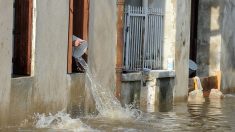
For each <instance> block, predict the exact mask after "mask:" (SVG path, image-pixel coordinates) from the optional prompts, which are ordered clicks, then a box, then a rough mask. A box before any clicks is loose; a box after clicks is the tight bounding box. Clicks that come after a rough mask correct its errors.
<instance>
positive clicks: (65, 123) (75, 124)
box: [34, 112, 96, 131]
mask: <svg viewBox="0 0 235 132" xmlns="http://www.w3.org/2000/svg"><path fill="white" fill-rule="evenodd" d="M34 118H35V119H36V122H35V127H36V128H49V129H66V130H71V131H91V130H92V131H96V130H93V129H91V128H90V127H89V126H87V125H85V124H84V123H82V122H81V120H80V119H72V118H71V117H70V115H69V114H66V113H64V112H58V113H57V114H55V115H52V114H49V115H48V116H46V115H45V114H35V117H34Z"/></svg>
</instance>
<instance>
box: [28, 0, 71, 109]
mask: <svg viewBox="0 0 235 132" xmlns="http://www.w3.org/2000/svg"><path fill="white" fill-rule="evenodd" d="M36 2H37V23H36V45H35V64H34V65H35V68H34V86H33V99H32V100H33V104H35V106H34V110H33V111H34V112H40V111H43V112H45V111H46V112H53V111H57V110H59V109H63V108H65V107H66V104H67V98H68V95H67V94H68V93H67V90H66V86H67V78H66V74H67V49H68V48H67V47H68V18H69V1H65V0H50V1H48V0H37V1H36Z"/></svg>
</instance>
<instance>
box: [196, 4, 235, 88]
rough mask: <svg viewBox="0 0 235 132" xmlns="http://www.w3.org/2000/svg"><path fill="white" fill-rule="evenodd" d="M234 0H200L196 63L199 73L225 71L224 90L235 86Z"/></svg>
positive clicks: (208, 73)
mask: <svg viewBox="0 0 235 132" xmlns="http://www.w3.org/2000/svg"><path fill="white" fill-rule="evenodd" d="M234 9H235V0H226V1H220V0H200V2H199V16H198V18H199V20H198V41H197V42H198V43H197V44H198V48H197V63H198V65H199V69H198V73H197V74H198V75H199V76H213V75H215V72H216V71H219V70H221V72H222V89H223V90H224V91H231V90H234V88H235V82H234V81H233V80H234V79H235V63H234V61H233V60H234V58H235V54H234V50H235V39H234V38H235V37H234V36H235V28H234V22H235V11H234Z"/></svg>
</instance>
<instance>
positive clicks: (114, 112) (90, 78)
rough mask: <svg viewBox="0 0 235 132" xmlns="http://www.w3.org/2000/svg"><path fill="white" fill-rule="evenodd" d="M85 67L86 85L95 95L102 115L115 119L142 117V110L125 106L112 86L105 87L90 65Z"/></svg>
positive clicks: (97, 106) (97, 107)
mask: <svg viewBox="0 0 235 132" xmlns="http://www.w3.org/2000/svg"><path fill="white" fill-rule="evenodd" d="M85 68H86V78H87V79H86V85H87V86H88V88H89V90H90V92H91V93H92V95H93V98H94V100H95V103H96V109H97V110H98V111H99V114H100V116H103V117H106V118H111V119H113V120H119V119H120V120H132V119H138V118H140V117H141V115H142V112H141V111H140V110H137V109H134V108H133V107H132V106H131V105H130V106H126V107H125V108H123V107H122V106H121V103H120V102H119V100H118V99H117V98H116V97H115V96H114V94H113V93H112V92H111V90H110V88H107V87H103V86H102V85H101V83H100V82H99V80H98V79H97V78H96V77H95V75H94V74H92V73H91V70H90V69H89V68H88V67H85Z"/></svg>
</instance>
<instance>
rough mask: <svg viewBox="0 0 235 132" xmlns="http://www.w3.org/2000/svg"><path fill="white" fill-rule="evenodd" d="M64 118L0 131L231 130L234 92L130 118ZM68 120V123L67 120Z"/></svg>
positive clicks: (234, 121)
mask: <svg viewBox="0 0 235 132" xmlns="http://www.w3.org/2000/svg"><path fill="white" fill-rule="evenodd" d="M66 118H67V119H66V120H65V121H63V122H64V124H63V123H61V124H60V125H56V126H53V125H52V124H53V122H52V123H51V124H50V126H48V128H40V129H36V128H30V127H26V128H24V127H21V128H20V127H9V128H7V129H0V131H3V132H7V131H19V132H21V131H29V132H30V131H36V132H41V131H43V132H44V131H50V132H51V131H52V132H54V131H56V132H58V131H59V132H60V131H68V132H70V131H117V132H119V131H127V132H135V131H146V132H150V131H153V132H154V131H179V132H182V131H213V132H214V131H216V132H217V131H218V132H222V131H223V132H224V131H228V132H229V131H235V95H234V94H233V95H231V94H229V95H226V96H225V98H224V99H222V100H218V99H211V100H210V99H206V101H205V102H201V103H200V102H198V103H191V104H188V103H187V102H181V103H176V104H175V105H174V107H173V109H172V110H170V111H169V112H153V113H143V114H142V116H141V117H139V118H137V119H132V120H127V119H124V120H120V119H117V120H115V119H108V118H102V117H99V116H94V117H84V118H80V120H79V119H71V118H68V117H66ZM68 122H69V123H68Z"/></svg>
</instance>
